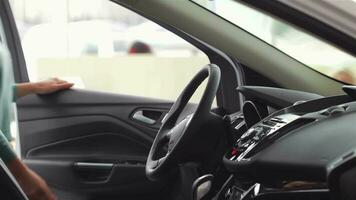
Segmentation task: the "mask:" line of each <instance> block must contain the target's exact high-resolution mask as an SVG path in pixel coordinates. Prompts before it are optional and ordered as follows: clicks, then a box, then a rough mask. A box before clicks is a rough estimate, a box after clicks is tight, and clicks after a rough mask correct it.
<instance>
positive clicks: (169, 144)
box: [146, 64, 220, 180]
mask: <svg viewBox="0 0 356 200" xmlns="http://www.w3.org/2000/svg"><path fill="white" fill-rule="evenodd" d="M207 78H208V82H207V85H206V88H205V90H204V93H203V95H202V97H201V99H200V102H199V104H198V106H197V108H196V110H195V112H194V113H193V114H191V115H188V116H187V117H185V118H184V119H183V120H180V117H181V114H182V112H183V110H184V108H185V107H186V105H187V103H188V101H189V99H190V98H191V97H192V95H193V94H194V92H195V91H196V90H197V88H198V87H199V86H200V85H201V84H202V82H203V81H204V80H205V79H207ZM219 84H220V69H219V67H218V66H216V65H214V64H208V65H207V66H205V67H204V68H203V69H202V70H200V71H199V72H198V73H197V74H196V75H195V76H194V78H193V79H192V80H191V81H190V82H189V84H188V85H187V86H186V87H185V88H184V90H183V92H182V93H181V94H180V95H179V97H178V98H177V100H176V101H175V102H174V104H173V106H172V107H171V109H170V111H169V112H168V114H167V115H166V117H165V119H164V120H163V122H162V126H161V127H160V129H159V131H158V133H157V135H156V138H155V140H154V142H153V144H152V147H151V149H150V153H149V155H148V158H147V163H146V175H147V178H148V179H150V180H157V179H160V178H161V177H163V176H165V175H166V174H167V173H168V172H169V171H171V170H172V169H174V168H175V167H176V166H178V164H180V163H183V162H184V161H187V160H189V159H193V158H197V156H199V155H201V153H202V151H201V150H199V148H200V147H198V146H201V145H203V146H204V145H205V146H207V145H209V144H208V143H207V142H201V141H212V140H214V137H209V134H205V135H206V136H204V138H203V140H202V138H200V137H201V136H202V135H201V134H199V132H201V129H202V126H203V125H204V124H206V123H207V121H209V119H212V117H213V114H212V113H211V112H210V110H211V105H212V103H213V101H214V98H215V95H216V92H217V90H218V87H219ZM210 121H211V120H210ZM208 132H209V131H208ZM215 135H216V134H215ZM209 138H211V140H209ZM197 140H199V142H197ZM215 140H216V139H215ZM202 148H203V147H202Z"/></svg>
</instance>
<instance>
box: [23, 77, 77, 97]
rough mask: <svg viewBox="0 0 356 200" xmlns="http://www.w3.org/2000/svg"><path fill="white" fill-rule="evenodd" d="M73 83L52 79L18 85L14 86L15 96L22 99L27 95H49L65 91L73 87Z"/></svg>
mask: <svg viewBox="0 0 356 200" xmlns="http://www.w3.org/2000/svg"><path fill="white" fill-rule="evenodd" d="M73 85H74V84H73V83H69V82H67V81H64V80H61V79H58V78H52V79H48V80H45V81H40V82H36V83H19V84H17V85H16V89H17V96H18V97H22V96H26V95H29V94H50V93H54V92H57V91H60V90H66V89H69V88H71V87H72V86H73Z"/></svg>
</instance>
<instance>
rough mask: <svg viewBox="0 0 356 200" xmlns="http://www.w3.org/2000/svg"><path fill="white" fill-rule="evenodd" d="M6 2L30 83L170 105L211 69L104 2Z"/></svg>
mask: <svg viewBox="0 0 356 200" xmlns="http://www.w3.org/2000/svg"><path fill="white" fill-rule="evenodd" d="M10 2H11V4H12V10H13V13H14V16H15V19H16V23H17V26H18V30H19V33H20V37H21V42H22V46H23V50H24V54H25V59H26V64H27V70H28V74H29V79H30V80H31V81H38V80H42V79H46V78H50V77H60V78H63V79H65V80H68V81H71V82H74V83H75V87H77V88H84V89H88V90H96V91H103V92H113V93H121V94H130V95H139V96H144V97H153V98H161V99H168V100H174V99H176V97H177V96H178V95H179V93H180V92H181V90H182V89H183V87H184V86H185V85H186V84H187V83H188V81H190V79H191V78H192V77H193V76H194V75H195V73H196V72H197V71H198V70H200V69H201V67H202V66H204V65H206V64H208V63H209V59H208V57H207V56H206V55H205V54H204V53H202V52H201V51H200V50H199V49H197V48H196V47H194V46H193V45H191V44H189V43H188V42H186V41H185V40H183V39H181V38H180V37H178V36H176V35H175V34H173V33H171V32H169V31H167V30H165V29H164V28H162V27H161V26H159V25H157V24H155V23H153V22H151V21H149V20H147V19H146V18H143V17H141V16H139V15H138V14H136V13H134V12H131V11H130V10H128V9H126V8H123V7H121V6H119V5H117V4H115V3H113V2H110V1H109V0H90V1H87V0H71V1H51V0H11V1H10ZM83 4H85V6H82V5H83ZM198 92H200V93H201V92H202V89H201V90H200V91H198ZM195 96H196V97H195V98H199V95H195ZM192 101H193V102H196V101H197V99H192Z"/></svg>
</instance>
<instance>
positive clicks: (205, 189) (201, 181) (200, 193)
mask: <svg viewBox="0 0 356 200" xmlns="http://www.w3.org/2000/svg"><path fill="white" fill-rule="evenodd" d="M213 178H214V176H213V175H211V174H207V175H204V176H201V177H199V178H197V179H196V180H195V181H194V183H193V186H192V191H193V200H203V199H204V197H206V195H207V194H208V193H209V191H210V189H211V186H212V184H213Z"/></svg>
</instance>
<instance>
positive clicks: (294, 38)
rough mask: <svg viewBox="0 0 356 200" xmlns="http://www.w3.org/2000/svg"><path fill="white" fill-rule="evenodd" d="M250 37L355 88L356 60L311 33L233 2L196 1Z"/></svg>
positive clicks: (228, 0) (222, 0) (224, 0)
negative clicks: (244, 31) (353, 85)
mask: <svg viewBox="0 0 356 200" xmlns="http://www.w3.org/2000/svg"><path fill="white" fill-rule="evenodd" d="M194 2H196V3H198V4H200V5H201V6H203V7H205V8H206V9H209V10H210V11H212V12H214V13H216V14H217V15H219V16H221V17H223V18H225V19H226V20H228V21H230V22H231V23H233V24H235V25H236V26H238V27H240V28H242V29H244V30H246V31H247V32H249V33H250V34H252V35H254V36H256V37H258V38H260V39H261V40H263V41H265V42H266V43H268V44H270V45H272V46H273V47H275V48H277V49H279V50H280V51H282V52H284V53H286V54H287V55H289V56H291V57H293V58H294V59H296V60H298V61H299V62H301V63H303V64H305V65H307V66H308V67H310V68H313V69H315V70H316V71H318V72H320V73H322V74H325V75H327V76H329V77H332V78H334V79H337V80H339V81H342V82H344V83H348V84H356V58H355V57H353V56H351V55H350V54H348V53H346V52H344V51H342V50H340V49H338V48H336V47H334V46H332V45H330V44H328V43H326V42H325V41H322V40H320V39H318V38H316V37H314V36H312V35H310V34H308V33H305V32H303V31H301V30H299V29H297V28H295V27H294V26H292V25H290V24H288V23H285V22H283V21H281V20H279V19H276V18H273V17H271V16H269V15H267V14H265V13H262V12H259V11H257V10H254V9H252V8H250V7H248V6H245V5H243V4H241V3H239V2H236V1H234V0H194Z"/></svg>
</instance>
